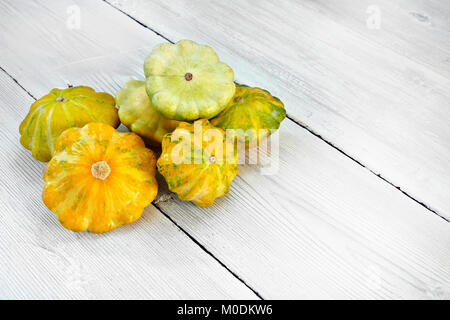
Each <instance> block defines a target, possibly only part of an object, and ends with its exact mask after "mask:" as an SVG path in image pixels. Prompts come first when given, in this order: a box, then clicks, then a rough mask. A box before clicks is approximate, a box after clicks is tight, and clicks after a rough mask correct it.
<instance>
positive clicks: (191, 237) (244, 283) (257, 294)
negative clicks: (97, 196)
mask: <svg viewBox="0 0 450 320" xmlns="http://www.w3.org/2000/svg"><path fill="white" fill-rule="evenodd" d="M0 70H1V71H3V72H4V73H5V74H6V75H7V76H8V77H9V78H11V80H12V81H14V83H16V84H17V85H18V86H19V87H20V88H21V89H22V90H23V91H25V92H26V93H27V94H28V95H29V96H30V97H31V98H33V99H34V100H37V99H36V98H35V97H34V96H33V95H32V94H31V92H29V91H28V90H27V89H26V88H25V87H24V86H22V85H21V84H20V83H19V81H17V79H15V78H14V77H13V76H12V75H11V74H9V73H8V71H6V70H5V69H4V68H3V67H1V66H0ZM151 204H152V205H153V206H154V207H155V208H156V209H157V210H158V211H159V212H160V213H161V214H162V215H163V216H164V217H165V218H166V219H167V220H169V221H170V222H171V223H172V224H174V225H175V227H177V228H178V229H179V230H180V231H181V232H182V233H184V234H185V235H186V236H187V237H188V238H189V239H190V240H191V241H192V242H194V244H196V245H197V246H198V247H200V249H202V250H203V251H204V252H205V253H206V254H207V255H209V256H210V257H211V258H213V259H214V260H215V261H216V262H217V263H219V265H220V266H221V267H222V268H224V269H225V270H227V271H228V272H229V273H230V274H231V275H232V276H233V277H235V278H236V279H237V280H238V281H240V282H241V283H242V284H243V285H244V286H245V287H247V288H248V289H249V290H250V291H252V292H253V293H254V294H255V295H256V296H257V297H258V298H259V299H261V300H264V298H263V297H262V296H261V294H260V293H259V292H257V291H256V290H255V289H253V288H252V287H251V286H250V285H249V284H248V283H246V282H245V281H244V280H243V279H242V278H241V277H240V276H239V275H237V274H236V273H235V272H234V271H232V270H231V269H230V268H229V267H228V266H227V265H225V263H223V262H222V261H221V260H219V258H217V257H216V256H215V255H214V254H213V253H212V252H211V251H209V250H208V249H206V248H205V246H203V245H202V244H201V243H200V242H199V241H197V239H195V238H194V237H193V236H192V235H191V234H189V233H188V232H187V231H186V230H184V229H183V228H182V227H181V226H180V225H179V224H178V223H176V222H175V221H174V220H173V219H172V218H171V217H170V216H169V215H168V214H167V213H165V212H164V211H163V210H162V209H161V208H160V207H159V206H158V205H157V204H156V203H155V202H152V203H151Z"/></svg>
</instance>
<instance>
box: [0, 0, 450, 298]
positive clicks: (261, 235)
mask: <svg viewBox="0 0 450 320" xmlns="http://www.w3.org/2000/svg"><path fill="white" fill-rule="evenodd" d="M374 2H376V3H374ZM374 2H372V1H370V0H367V1H366V0H361V1H351V0H339V1H327V0H320V1H310V0H302V1H295V0H290V1H288V0H285V1H280V2H278V3H275V2H273V1H258V2H255V1H250V0H248V1H242V0H240V1H237V0H235V1H226V2H224V1H199V0H189V1H187V0H185V1H182V0H175V1H143V0H122V1H119V0H115V1H113V0H108V2H104V1H100V0H89V1H88V0H84V1H69V0H59V1H56V0H54V1H28V0H27V1H26V0H21V1H16V0H14V1H13V0H0V68H1V70H0V111H1V112H2V117H0V144H1V145H2V147H3V152H1V153H0V177H1V180H0V188H1V190H0V191H1V194H0V205H1V206H0V208H1V209H0V223H1V228H0V239H1V241H0V299H1V298H3V299H14V298H33V299H36V298H87V299H101V298H138V299H145V298H184V299H187V298H224V299H230V298H236V299H260V298H263V299H279V298H287V299H292V298H308V299H310V298H325V299H331V298H344V299H348V298H363V299H364V298H375V299H387V298H398V299H405V298H417V299H439V298H443V299H450V223H449V219H450V121H449V120H450V2H448V1H444V0H440V1H438V0H435V1H433V0H430V1H425V0H423V1H420V0H401V1H388V0H377V1H374ZM371 5H376V6H377V8H378V9H379V10H380V13H381V15H380V25H379V28H378V29H370V28H369V27H367V25H366V20H367V19H368V17H369V16H370V15H371V13H370V12H372V11H370V10H369V12H367V10H368V8H369V7H370V6H371ZM78 9H79V13H80V25H79V28H71V27H72V26H73V24H72V22H73V20H71V19H72V18H71V17H73V13H74V12H76V11H77V10H78ZM372 10H373V7H372ZM185 38H187V39H192V40H195V41H198V42H201V43H206V44H209V45H211V46H213V47H214V48H215V49H216V51H217V52H218V53H219V56H220V57H221V59H222V60H224V61H225V62H227V63H228V64H230V65H231V66H232V67H233V69H234V70H235V74H236V78H237V81H238V82H242V83H246V84H248V85H252V86H261V87H264V88H266V89H268V90H269V91H271V92H272V93H273V94H274V95H276V96H278V97H279V98H280V99H281V100H282V101H284V102H285V105H286V108H287V112H288V117H289V118H288V119H286V120H285V121H284V122H283V124H282V126H281V129H280V170H279V172H278V173H277V174H276V175H272V176H265V175H261V174H260V172H259V170H258V168H255V167H252V166H245V167H242V168H241V171H240V173H239V175H238V177H237V178H236V179H235V180H234V181H233V185H232V188H231V191H230V194H229V195H227V196H226V197H224V198H221V199H219V200H218V201H217V202H216V203H215V205H214V206H213V207H211V208H206V209H202V208H199V207H196V206H195V205H193V204H191V203H187V202H182V201H179V200H178V199H177V198H176V196H174V195H171V194H169V193H168V192H167V190H166V188H165V186H164V184H163V182H162V181H161V192H160V196H159V198H158V199H157V200H156V201H155V203H154V204H152V205H150V206H149V207H148V208H146V210H145V211H144V214H143V217H142V218H141V219H140V220H139V221H138V222H137V223H134V224H132V225H129V226H125V227H121V228H118V229H116V230H114V231H112V232H110V233H107V234H104V235H95V234H89V233H72V232H70V231H67V230H65V229H63V228H62V227H60V225H59V224H58V222H57V220H56V218H55V216H54V215H53V214H52V213H51V212H50V211H48V210H47V209H46V207H45V206H44V205H43V204H42V201H41V189H42V187H43V182H42V179H41V171H42V169H43V168H44V165H45V164H43V163H40V162H38V161H35V160H34V159H33V158H32V156H31V153H30V152H28V151H27V150H25V149H23V148H22V147H21V146H20V144H19V133H18V127H19V124H20V122H21V121H22V119H23V118H24V117H25V115H26V113H27V111H28V108H29V106H30V104H31V103H32V102H33V101H34V99H35V98H39V97H40V96H42V95H43V94H45V93H47V92H48V91H49V90H50V89H51V88H53V87H60V88H63V87H65V86H67V85H68V84H71V85H80V84H84V85H89V86H92V87H93V88H95V89H96V90H101V91H106V92H110V93H111V94H113V95H114V94H115V92H116V91H117V90H118V89H119V88H121V86H122V85H123V84H124V83H125V82H126V81H128V80H129V79H142V78H143V70H142V64H143V61H144V59H145V57H146V56H147V55H148V54H149V52H150V51H151V49H152V48H153V47H154V46H155V45H156V44H158V43H160V42H164V41H178V40H180V39H185Z"/></svg>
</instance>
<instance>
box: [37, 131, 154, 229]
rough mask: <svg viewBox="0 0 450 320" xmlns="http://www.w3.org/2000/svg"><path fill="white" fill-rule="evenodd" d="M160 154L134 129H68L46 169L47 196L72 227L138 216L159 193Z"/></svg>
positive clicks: (91, 226)
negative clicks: (149, 147) (146, 146)
mask: <svg viewBox="0 0 450 320" xmlns="http://www.w3.org/2000/svg"><path fill="white" fill-rule="evenodd" d="M155 167H156V158H155V156H154V154H153V153H152V151H151V150H149V149H147V148H145V144H144V141H143V140H142V139H141V138H140V137H139V136H137V135H136V134H134V133H132V132H125V133H120V132H117V131H116V130H115V129H114V128H113V127H111V126H110V125H107V124H104V123H98V122H93V123H89V124H87V125H85V126H84V127H83V128H70V129H67V130H66V131H64V132H63V133H62V134H61V136H60V137H59V139H58V140H57V142H56V146H55V155H54V156H53V158H52V159H51V160H50V162H49V163H48V164H47V166H46V169H45V172H44V182H45V187H44V190H43V193H42V199H43V201H44V203H45V205H46V206H47V207H48V208H49V209H50V210H51V211H53V212H54V213H55V214H56V215H57V216H58V220H59V221H60V223H61V224H62V225H63V226H64V227H65V228H67V229H70V230H73V231H83V230H88V231H91V232H95V233H102V232H106V231H109V230H111V229H114V228H115V227H117V226H120V225H124V224H128V223H131V222H133V221H135V220H136V219H138V218H139V217H140V216H141V214H142V212H143V210H144V207H145V206H147V205H149V204H150V203H151V202H152V201H153V199H154V198H155V197H156V194H157V191H158V185H157V182H156V179H155V174H156V168H155Z"/></svg>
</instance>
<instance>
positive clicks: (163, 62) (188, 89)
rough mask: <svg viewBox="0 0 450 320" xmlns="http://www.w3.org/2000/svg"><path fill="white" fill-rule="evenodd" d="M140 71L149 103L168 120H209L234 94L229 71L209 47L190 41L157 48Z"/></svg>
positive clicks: (232, 76)
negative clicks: (142, 71)
mask: <svg viewBox="0 0 450 320" xmlns="http://www.w3.org/2000/svg"><path fill="white" fill-rule="evenodd" d="M144 72H145V76H146V78H147V80H146V88H147V93H148V95H149V97H150V100H151V101H152V103H153V105H154V106H155V108H156V109H157V110H158V111H159V112H160V113H161V114H163V115H164V116H165V117H166V118H169V119H174V120H181V121H192V120H196V119H199V118H206V119H209V118H212V117H214V116H215V115H217V114H218V113H219V112H220V111H222V110H223V109H224V108H225V106H226V104H227V103H228V102H229V100H230V99H231V98H232V97H233V94H234V91H235V84H234V73H233V70H232V69H231V68H230V67H229V66H228V65H226V64H225V63H223V62H220V61H219V58H218V56H217V54H216V53H215V52H214V50H213V49H212V48H211V47H209V46H206V45H200V44H197V43H195V42H193V41H190V40H181V41H179V42H177V43H176V44H171V43H163V44H160V45H158V46H157V47H156V48H155V49H154V50H153V51H152V53H151V54H150V55H149V56H148V57H147V59H146V60H145V63H144Z"/></svg>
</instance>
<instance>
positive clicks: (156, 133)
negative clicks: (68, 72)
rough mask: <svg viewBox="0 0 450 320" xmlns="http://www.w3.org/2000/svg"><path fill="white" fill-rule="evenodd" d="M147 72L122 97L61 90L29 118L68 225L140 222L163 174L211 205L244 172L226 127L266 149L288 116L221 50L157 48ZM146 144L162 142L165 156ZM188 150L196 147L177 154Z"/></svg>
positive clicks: (49, 190) (27, 127) (24, 136)
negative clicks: (238, 80)
mask: <svg viewBox="0 0 450 320" xmlns="http://www.w3.org/2000/svg"><path fill="white" fill-rule="evenodd" d="M144 73H145V78H146V81H137V80H131V81H129V82H127V83H126V84H125V86H124V87H123V88H122V89H121V90H119V91H118V92H117V94H116V98H115V99H114V97H112V96H111V95H109V94H108V93H104V92H95V91H94V90H93V89H91V88H89V87H86V86H76V87H69V88H67V89H63V90H60V89H53V90H52V91H51V92H50V93H49V94H47V95H45V96H43V97H42V98H40V99H38V100H37V101H35V102H34V103H33V104H32V105H31V107H30V111H29V113H28V115H27V116H26V118H25V119H24V120H23V122H22V123H21V125H20V128H19V131H20V135H21V137H20V143H21V144H22V145H23V146H24V147H25V148H27V149H29V150H31V151H32V154H33V157H34V158H35V159H37V160H40V161H44V162H47V161H48V164H47V166H46V168H45V170H44V176H43V178H44V182H45V186H44V190H43V193H42V199H43V202H44V204H45V205H46V206H47V207H48V208H49V209H50V210H51V211H53V212H54V213H55V214H56V215H57V217H58V220H59V221H60V223H61V224H62V225H63V226H64V227H65V228H67V229H70V230H73V231H83V230H88V231H91V232H95V233H102V232H106V231H109V230H112V229H114V228H115V227H117V226H120V225H124V224H128V223H131V222H133V221H135V220H137V219H138V218H139V217H140V216H141V215H142V212H143V210H144V208H145V207H146V206H147V205H149V204H150V203H151V202H152V201H153V200H154V199H155V197H156V195H157V192H158V184H157V180H156V178H155V175H156V171H157V170H158V171H159V173H161V174H162V175H163V176H164V178H165V180H166V182H167V184H168V187H169V189H170V190H171V191H172V192H175V193H177V195H178V197H179V198H180V199H181V200H186V201H192V202H193V203H195V204H196V205H198V206H201V207H208V206H211V205H212V204H213V202H214V200H215V199H216V198H217V197H221V196H223V195H225V194H227V193H228V191H229V188H230V184H231V181H232V180H233V179H234V177H235V176H236V174H237V173H238V171H239V169H238V166H237V148H236V140H233V139H228V138H227V137H226V134H225V131H224V130H227V129H242V130H244V131H245V130H248V129H255V130H256V131H254V132H260V133H259V134H258V133H257V134H255V135H253V136H252V135H246V136H245V138H244V140H245V141H243V142H245V145H246V146H247V147H248V146H250V145H252V141H251V140H253V142H255V143H253V144H254V145H257V144H258V143H259V142H260V141H261V140H262V139H264V138H266V137H267V136H268V135H270V133H271V132H272V131H273V130H275V129H278V128H279V126H280V123H281V121H283V119H284V118H285V116H286V112H285V109H284V106H283V103H282V102H281V101H280V100H279V99H277V98H275V97H273V96H272V95H270V93H269V92H267V91H265V90H262V89H259V88H251V87H247V86H244V85H237V84H235V82H234V73H233V70H232V69H231V68H230V67H229V66H228V65H226V64H225V63H223V62H221V61H220V60H219V58H218V56H217V54H216V53H215V52H214V50H213V49H212V48H211V47H209V46H206V45H199V44H197V43H195V42H193V41H189V40H182V41H179V42H178V43H176V44H170V43H164V44H160V45H158V46H156V48H155V49H154V50H153V51H152V52H151V54H150V55H149V56H148V57H147V59H146V60H145V63H144ZM116 104H117V106H118V108H116ZM120 123H122V124H124V125H125V126H126V127H127V128H128V129H129V130H130V132H118V131H117V130H116V128H117V127H118V126H119V125H120ZM198 129H201V130H200V131H198ZM209 129H216V130H219V131H220V132H222V133H224V134H223V135H221V136H219V137H214V140H215V144H216V145H217V144H219V145H220V147H223V149H222V150H227V151H226V152H217V148H213V149H211V148H209V150H208V144H209V142H211V137H207V136H206V134H203V133H205V132H210V130H209ZM198 132H200V135H199V134H198ZM252 132H253V131H252ZM261 132H262V134H261ZM146 144H147V146H150V147H156V148H159V147H161V155H160V157H159V159H158V160H156V157H155V154H154V152H153V151H151V150H150V149H149V148H147V147H146ZM180 147H181V148H184V149H183V150H184V151H186V150H187V151H188V152H183V156H181V159H174V156H173V155H174V154H177V155H179V150H178V149H180ZM186 148H187V149H186ZM196 150H197V151H199V152H197V151H196ZM230 150H231V151H230ZM207 151H208V152H207ZM229 151H230V152H231V153H230V152H229ZM183 157H184V158H183ZM156 168H157V170H156Z"/></svg>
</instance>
